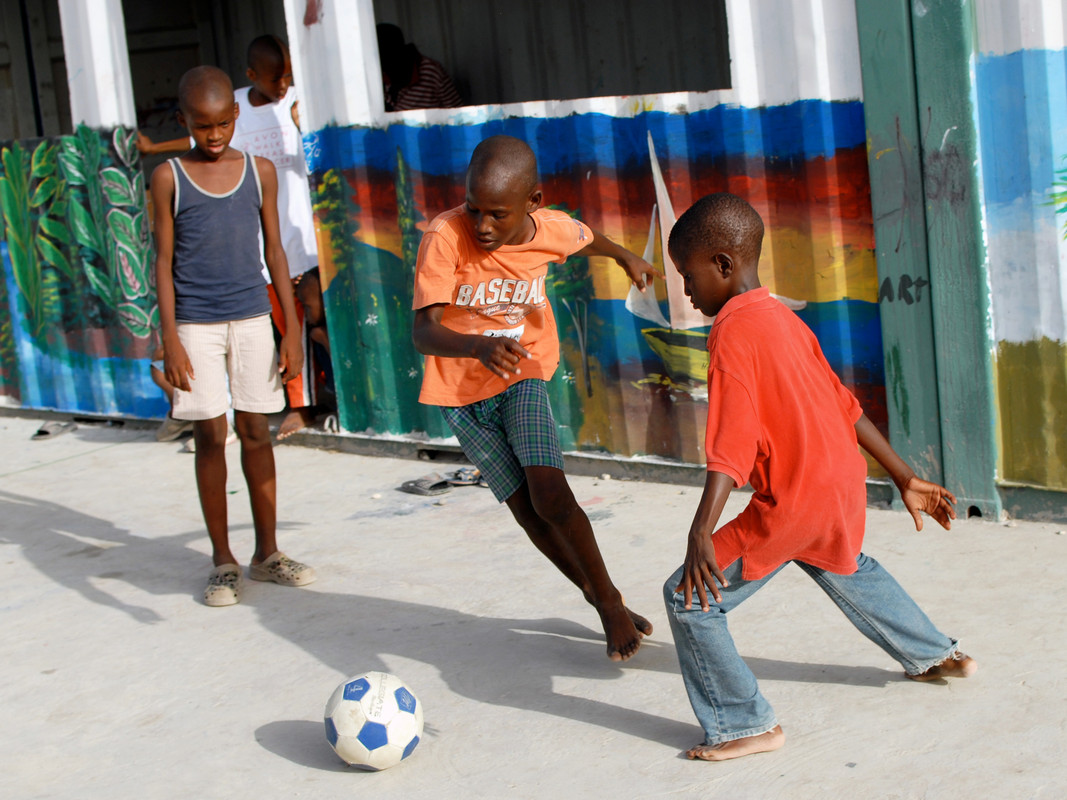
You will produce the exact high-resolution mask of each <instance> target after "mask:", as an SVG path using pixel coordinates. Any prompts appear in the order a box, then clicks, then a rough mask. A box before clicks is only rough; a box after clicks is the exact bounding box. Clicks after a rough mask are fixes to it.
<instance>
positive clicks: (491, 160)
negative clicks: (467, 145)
mask: <svg viewBox="0 0 1067 800" xmlns="http://www.w3.org/2000/svg"><path fill="white" fill-rule="evenodd" d="M467 178H468V180H470V179H472V178H474V179H477V180H487V181H489V182H490V183H492V184H496V185H500V186H503V185H511V184H512V183H513V182H514V183H515V185H516V186H519V187H520V188H522V190H523V191H525V192H533V191H534V190H535V189H536V188H537V156H535V155H534V151H533V149H532V148H531V147H530V145H528V144H526V142H524V141H523V140H522V139H516V138H515V137H514V136H504V135H502V134H501V135H497V136H490V137H489V138H488V139H483V140H482V141H481V142H479V143H478V146H477V147H475V148H474V152H473V153H472V154H471V161H470V166H468V167H467Z"/></svg>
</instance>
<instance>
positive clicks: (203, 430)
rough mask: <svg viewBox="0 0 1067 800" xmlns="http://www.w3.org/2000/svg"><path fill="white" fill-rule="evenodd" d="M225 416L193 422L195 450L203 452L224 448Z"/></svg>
mask: <svg viewBox="0 0 1067 800" xmlns="http://www.w3.org/2000/svg"><path fill="white" fill-rule="evenodd" d="M226 428H227V426H226V418H225V417H215V418H214V419H201V420H197V421H196V422H194V423H193V435H194V438H195V439H196V450H197V452H198V453H203V452H206V451H208V450H216V449H217V450H224V449H225V447H226V434H227V429H226Z"/></svg>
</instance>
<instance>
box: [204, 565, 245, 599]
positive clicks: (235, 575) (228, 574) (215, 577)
mask: <svg viewBox="0 0 1067 800" xmlns="http://www.w3.org/2000/svg"><path fill="white" fill-rule="evenodd" d="M240 600H241V568H240V567H239V566H237V565H236V564H219V565H218V566H217V567H215V569H213V570H212V571H211V577H210V578H208V581H207V588H206V589H204V605H208V606H232V605H234V604H235V603H238V602H240Z"/></svg>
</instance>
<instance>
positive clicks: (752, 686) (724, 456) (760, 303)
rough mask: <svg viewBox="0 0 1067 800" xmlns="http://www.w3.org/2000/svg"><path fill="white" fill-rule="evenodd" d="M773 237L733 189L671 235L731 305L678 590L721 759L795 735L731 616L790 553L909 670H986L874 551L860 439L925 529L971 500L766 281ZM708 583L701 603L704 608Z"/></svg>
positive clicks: (693, 284)
mask: <svg viewBox="0 0 1067 800" xmlns="http://www.w3.org/2000/svg"><path fill="white" fill-rule="evenodd" d="M762 245H763V221H762V220H761V219H760V216H759V214H757V213H756V211H755V209H753V208H752V206H750V205H749V204H748V203H746V202H745V201H744V200H742V199H741V198H739V197H737V196H735V195H732V194H725V193H724V194H714V195H708V196H707V197H704V198H702V199H701V200H699V201H698V202H697V203H696V204H694V205H693V207H692V208H690V209H689V210H688V211H687V212H686V213H685V214H683V215H682V217H681V219H679V220H678V223H677V224H676V225H675V227H674V229H673V231H672V232H671V236H670V243H669V249H670V253H671V258H672V259H673V260H674V263H675V264H677V265H678V270H679V272H680V273H681V274H682V277H683V278H684V279H685V287H686V294H687V295H688V296H689V298H690V300H691V301H692V303H693V305H694V307H696V308H697V309H699V310H700V311H703V312H704V313H705V314H707V315H708V316H713V317H715V323H714V325H713V326H712V329H711V335H710V336H709V337H708V350H709V352H710V366H709V368H708V428H707V439H706V450H707V458H708V477H707V482H706V483H705V486H704V494H703V496H702V497H701V500H700V505H699V506H698V508H697V512H696V516H695V517H694V519H693V524H692V526H691V528H690V531H689V544H688V548H687V550H686V556H685V563H684V564H683V565H682V566H681V567H680V568H679V569H678V570H677V571H676V572H675V573H674V574H673V575H672V576H671V577H670V578H669V579H668V580H667V583H666V584H664V587H663V588H664V599H665V601H666V604H667V611H668V617H669V619H670V623H671V629H672V631H673V633H674V641H675V647H676V648H677V650H678V659H679V662H680V664H681V670H682V678H683V680H684V682H685V686H686V691H687V692H688V694H689V700H690V702H691V703H692V706H693V710H694V711H695V712H696V715H697V719H698V720H699V721H700V723H701V725H702V726H703V728H704V734H705V739H704V743H703V744H700V745H697V746H696V747H693V748H692V749H690V750H689V751H688V753H687V755H688V756H689V758H694V759H703V760H707V761H725V760H727V759H731V758H738V757H740V756H745V755H749V754H751V753H760V752H766V751H769V750H776V749H778V748H779V747H781V746H782V744H784V742H785V734H784V733H783V732H782V728H781V726H780V725H779V724H778V721H777V720H776V719H775V715H774V711H773V710H772V709H771V707H770V705H769V704H768V703H767V701H766V700H765V699H764V698H763V695H762V694H760V691H759V688H758V686H757V685H756V679H755V676H753V674H752V672H751V671H750V670H749V669H748V667H747V666H746V665H745V662H744V661H743V660H742V659H741V657H740V656H739V655H738V654H737V650H736V649H735V648H734V644H733V640H732V638H731V637H730V634H729V632H728V631H727V627H726V618H727V615H728V613H729V612H730V611H731V610H732V609H734V608H736V607H737V606H738V605H739V604H740V603H741V602H742V601H743V600H745V599H746V598H747V597H749V596H750V595H752V594H753V593H755V592H756V590H758V589H759V588H760V587H762V586H763V585H764V584H765V583H766V582H767V581H769V580H770V579H771V577H772V576H774V575H775V574H776V573H777V572H778V571H779V570H781V569H782V568H783V567H784V566H785V565H786V564H787V563H789V562H790V561H793V562H795V563H796V564H797V565H798V566H799V567H800V568H801V569H803V570H804V571H805V572H807V573H808V574H809V575H810V576H811V577H812V578H813V579H814V580H815V582H816V583H818V584H819V586H820V587H821V588H822V589H823V590H824V591H825V592H826V593H827V594H828V595H829V596H830V598H831V599H832V600H833V601H834V602H835V603H836V604H837V605H838V607H839V608H840V609H841V610H842V611H843V612H844V613H845V615H846V616H847V617H848V618H849V620H850V621H851V622H852V623H853V624H854V625H856V627H857V628H858V629H859V630H860V632H862V633H863V634H864V635H865V636H867V637H868V638H869V639H871V641H873V642H874V643H875V644H877V645H879V646H880V647H881V648H882V649H884V650H885V651H886V652H887V653H889V655H890V656H892V657H893V658H894V659H896V660H897V661H899V662H900V663H901V664H902V665H903V667H904V671H905V673H906V674H907V676H908V677H909V678H912V679H914V680H920V681H927V680H934V679H937V678H944V677H960V678H965V677H968V676H970V675H972V674H974V672H975V671H976V670H977V668H978V666H977V664H976V663H975V662H974V660H973V659H972V658H970V657H968V656H966V655H964V654H963V653H961V652H960V650H959V647H958V643H957V641H956V640H955V639H951V638H949V637H948V636H945V635H944V634H943V633H941V632H940V631H938V630H937V628H935V627H934V626H933V624H932V623H931V622H930V620H929V619H928V618H927V617H926V615H925V614H924V613H923V612H922V611H921V610H920V609H919V607H918V606H917V605H916V604H915V602H914V601H913V600H912V599H911V598H910V597H909V596H908V595H907V593H906V592H905V591H904V590H903V589H902V588H901V587H900V585H899V584H897V583H896V581H894V580H893V578H892V577H891V576H890V575H889V573H888V572H886V571H885V570H884V569H883V568H882V567H881V566H880V565H879V564H878V563H877V562H876V561H875V560H874V559H872V558H868V557H867V556H866V555H864V554H863V553H862V552H861V547H862V544H863V531H864V523H865V515H866V502H867V490H866V485H865V480H866V476H867V468H866V462H865V461H864V459H863V456H862V455H861V454H860V452H859V450H858V448H857V447H856V445H857V443H858V444H859V445H861V446H862V447H863V449H864V450H866V451H867V452H868V453H870V454H871V455H872V456H874V458H875V459H876V460H877V461H878V462H879V463H880V464H881V465H882V466H883V467H885V469H886V471H887V472H888V473H889V474H890V476H891V477H892V478H893V482H894V483H895V484H896V486H897V488H898V489H899V490H900V494H901V498H902V499H903V501H904V505H905V506H906V507H907V509H908V511H909V512H911V515H912V517H914V519H915V527H916V529H917V530H922V524H923V523H922V517H921V515H920V511H925V512H926V513H928V514H929V515H931V516H932V517H933V518H934V519H935V520H937V522H939V523H940V524H941V525H942V526H943V527H944V528H949V527H950V525H951V520H952V519H955V517H956V512H955V509H954V507H953V505H954V504H955V502H956V498H955V497H953V495H952V493H951V492H949V491H948V490H947V489H945V488H943V487H941V486H938V485H936V484H933V483H929V482H927V481H924V480H921V479H919V478H918V477H917V476H916V475H915V473H914V472H913V471H912V470H911V468H910V467H908V465H907V464H905V463H904V461H903V460H901V458H900V456H898V455H897V453H896V452H895V451H894V450H893V448H892V447H890V445H889V442H887V441H886V439H885V437H883V436H882V434H881V433H879V432H878V429H877V428H875V426H874V425H873V423H871V421H870V420H869V419H867V417H866V415H864V413H863V410H862V409H861V408H860V406H859V403H858V402H857V401H856V398H855V397H853V395H852V393H851V392H849V391H848V389H846V388H845V387H844V386H842V385H841V381H840V380H838V378H837V376H836V375H835V374H834V372H833V370H832V369H831V368H830V365H829V364H828V363H827V361H826V359H825V358H824V357H823V354H822V350H821V349H820V348H819V343H818V341H817V340H816V339H815V336H814V335H813V334H812V332H811V331H810V330H809V329H808V327H807V326H806V325H804V323H803V322H801V321H800V319H799V318H798V317H797V316H796V315H795V314H794V313H793V312H791V311H789V310H788V309H787V308H786V307H785V306H784V305H782V304H781V303H779V302H778V301H777V300H775V299H774V298H772V297H771V296H770V294H769V292H768V290H767V289H766V288H763V287H761V286H760V283H759V275H758V273H757V265H758V263H759V256H760V250H761V248H762ZM745 483H750V484H751V485H752V500H751V501H750V502H749V504H748V506H747V507H746V508H745V510H744V511H742V512H741V513H740V514H739V515H738V516H737V517H736V518H735V519H733V520H731V521H730V522H728V523H726V524H725V525H724V526H722V527H721V528H720V529H719V530H717V531H716V530H715V526H716V525H717V523H718V520H719V515H720V514H721V513H722V510H723V506H724V505H725V503H726V498H727V496H728V495H729V493H730V490H731V489H733V488H734V487H735V486H736V487H740V486H743V485H744V484H745ZM713 533H714V535H712V534H713ZM720 587H721V588H720ZM694 592H695V593H696V595H697V599H698V601H699V605H700V608H693V594H694ZM709 596H710V599H709Z"/></svg>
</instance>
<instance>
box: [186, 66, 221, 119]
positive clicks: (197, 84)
mask: <svg viewBox="0 0 1067 800" xmlns="http://www.w3.org/2000/svg"><path fill="white" fill-rule="evenodd" d="M216 97H219V98H223V99H226V98H227V97H228V98H229V102H230V103H232V102H233V83H232V82H231V81H230V76H229V75H227V74H226V73H225V72H223V71H222V70H221V69H219V68H218V67H210V66H200V67H193V68H192V69H191V70H189V71H187V72H186V73H185V74H184V75H182V77H181V80H179V81H178V108H180V109H181V110H182V112H183V113H185V112H188V110H189V108H190V104H191V103H192V102H193V99H194V98H196V99H215V98H216Z"/></svg>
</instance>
